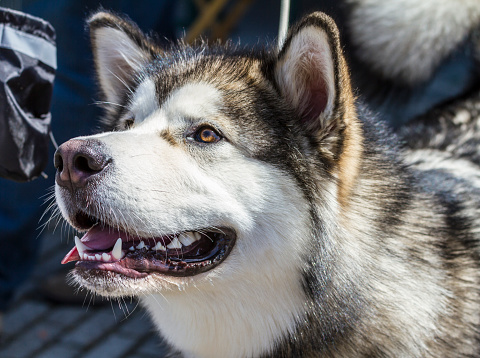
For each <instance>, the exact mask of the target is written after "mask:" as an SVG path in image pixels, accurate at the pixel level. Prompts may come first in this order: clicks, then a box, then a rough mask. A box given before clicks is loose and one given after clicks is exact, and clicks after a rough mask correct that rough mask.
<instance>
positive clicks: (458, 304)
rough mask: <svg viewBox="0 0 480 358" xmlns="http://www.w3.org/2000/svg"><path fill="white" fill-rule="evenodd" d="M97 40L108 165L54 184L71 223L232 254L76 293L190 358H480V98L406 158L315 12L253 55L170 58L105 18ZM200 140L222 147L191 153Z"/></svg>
mask: <svg viewBox="0 0 480 358" xmlns="http://www.w3.org/2000/svg"><path fill="white" fill-rule="evenodd" d="M89 24H90V31H91V36H92V44H93V48H94V55H95V63H96V68H97V73H98V78H99V83H100V88H101V91H102V94H103V98H104V100H105V102H106V103H107V115H106V118H105V122H106V124H107V126H108V127H109V128H110V129H111V130H110V131H107V132H105V133H102V134H98V135H94V136H89V137H81V138H77V139H75V141H77V143H78V141H80V142H82V143H83V144H82V145H83V146H84V147H89V146H93V147H94V148H95V151H97V152H102V153H108V155H109V157H110V162H109V164H108V167H107V168H106V169H105V170H103V171H102V172H101V173H99V174H95V175H93V176H92V177H93V178H92V179H89V180H90V181H88V182H87V184H86V185H85V186H84V187H82V188H78V189H76V190H73V189H71V188H70V189H69V188H68V187H66V186H62V185H57V186H56V195H57V202H58V205H59V208H60V210H61V211H62V213H63V215H64V217H65V218H66V219H67V220H68V221H69V222H70V223H71V224H72V225H74V226H77V227H78V223H77V222H76V221H75V215H76V213H77V212H78V211H79V210H82V211H84V212H87V213H88V214H89V215H92V216H95V217H97V218H99V219H100V220H101V221H102V222H104V223H107V224H108V225H110V226H112V227H117V228H119V229H121V230H124V231H127V232H129V233H133V234H135V235H138V236H140V237H158V236H161V235H166V234H171V233H176V232H183V231H187V230H196V229H201V228H209V227H226V228H229V229H231V230H233V231H234V232H235V234H236V242H235V246H234V247H233V249H232V251H231V253H230V255H229V256H228V257H226V258H225V260H224V261H223V262H222V263H221V264H220V265H218V266H216V267H214V268H213V269H211V270H209V271H207V272H203V273H200V274H198V275H193V276H188V277H174V276H169V275H162V274H158V273H150V274H149V275H148V276H146V277H144V278H138V279H134V278H130V277H126V276H124V275H122V274H118V273H113V272H103V271H101V270H88V269H76V270H75V272H74V275H75V278H76V280H77V282H78V283H79V284H80V285H82V286H84V287H86V288H88V289H90V290H92V291H95V292H97V293H99V294H101V295H105V296H110V297H117V296H137V297H139V298H140V299H141V301H142V302H143V304H144V306H145V307H146V309H147V310H148V311H149V312H150V314H151V316H152V318H153V321H154V322H155V325H156V327H157V328H158V330H159V331H160V333H161V335H162V336H163V337H165V339H166V340H167V341H168V342H169V343H170V344H171V345H172V346H173V347H174V348H175V349H177V350H179V351H180V352H182V353H183V355H185V356H186V357H342V358H346V357H474V356H477V355H478V354H479V349H480V345H479V343H480V342H479V339H480V336H479V334H480V332H479V325H480V270H479V269H480V267H479V266H480V260H479V253H480V251H479V238H480V230H479V229H480V221H479V220H480V219H479V217H478V216H479V215H478V214H479V208H480V168H479V164H480V162H479V160H478V154H479V152H478V150H477V148H478V143H479V139H480V138H478V133H480V132H479V131H478V130H477V128H475V127H477V126H478V121H479V119H480V117H479V114H478V112H475V110H476V111H478V107H479V100H478V99H479V97H478V93H477V94H476V97H470V98H468V99H466V100H465V101H464V102H458V103H456V104H454V105H453V107H452V111H454V113H455V114H454V115H452V118H446V117H439V116H437V123H436V124H434V125H432V126H429V120H428V119H424V120H422V121H419V122H418V123H416V124H412V126H411V127H409V128H408V129H405V131H406V133H407V134H406V137H405V138H407V139H408V140H409V141H408V140H407V141H406V142H403V143H404V144H402V145H400V144H399V142H398V140H397V138H396V137H395V136H394V135H392V134H390V133H389V132H388V130H387V129H386V128H385V127H384V126H382V125H381V124H380V123H379V122H378V120H377V119H376V118H375V117H374V116H372V115H371V114H370V113H369V112H368V111H367V110H365V109H364V108H363V107H362V106H361V105H360V104H359V103H357V102H356V100H355V98H354V96H353V95H352V90H351V88H350V80H349V73H348V70H347V67H346V64H345V61H344V58H343V55H342V50H341V45H340V43H339V34H338V31H337V28H336V26H335V24H334V23H333V21H332V20H331V19H330V18H329V17H328V16H326V15H324V14H322V13H314V14H312V15H310V16H307V17H305V18H304V19H303V20H301V21H300V22H299V23H298V24H297V25H295V26H294V27H293V28H292V29H291V30H290V32H289V35H288V36H287V39H286V41H285V43H284V45H283V47H282V48H281V49H279V50H278V51H272V52H265V53H260V54H258V53H245V52H243V51H239V50H237V49H235V48H229V47H217V46H214V47H208V46H206V45H202V46H200V47H198V48H191V47H188V46H184V45H178V46H174V47H173V48H172V49H170V50H167V49H162V48H158V47H157V46H156V45H154V44H153V43H152V42H151V41H150V40H149V39H148V38H147V37H145V36H144V35H143V34H142V33H141V32H140V31H139V30H138V29H137V27H136V26H135V25H134V24H132V23H131V22H129V21H127V20H124V19H121V18H118V17H117V16H115V15H113V14H111V13H106V12H101V13H97V14H95V15H94V16H93V17H92V18H91V19H90V22H89ZM468 106H470V107H468ZM474 109H475V110H474ZM452 111H450V112H448V113H453V112H452ZM442 113H443V112H442ZM204 125H208V126H210V127H213V128H215V129H216V130H217V131H218V132H219V133H220V134H221V137H222V139H221V140H219V141H218V142H215V143H211V144H205V143H197V142H195V141H192V140H191V134H192V133H193V132H195V130H196V129H197V128H199V127H201V126H204ZM443 125H445V126H447V127H448V126H453V127H454V130H451V129H447V130H448V131H445V128H444V127H443ZM453 127H452V128H453ZM445 133H447V134H446V135H445ZM453 134H455V135H453ZM68 143H69V142H67V143H66V144H64V145H63V150H64V151H65V148H67V147H68V145H69V144H68ZM464 148H466V149H464ZM61 149H62V148H61ZM58 167H59V173H57V179H58V178H59V176H61V175H62V173H61V169H62V168H61V167H60V166H59V165H58Z"/></svg>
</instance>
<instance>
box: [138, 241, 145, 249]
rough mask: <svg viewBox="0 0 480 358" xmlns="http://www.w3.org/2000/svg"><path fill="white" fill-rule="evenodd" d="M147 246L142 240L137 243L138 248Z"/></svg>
mask: <svg viewBox="0 0 480 358" xmlns="http://www.w3.org/2000/svg"><path fill="white" fill-rule="evenodd" d="M144 247H145V243H144V242H143V241H140V243H139V244H138V245H137V249H138V250H140V249H143V248H144Z"/></svg>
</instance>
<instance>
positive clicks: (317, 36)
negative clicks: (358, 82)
mask: <svg viewBox="0 0 480 358" xmlns="http://www.w3.org/2000/svg"><path fill="white" fill-rule="evenodd" d="M274 72H275V74H274V76H275V81H276V83H277V86H278V88H279V89H280V92H281V94H282V95H283V97H284V98H285V99H286V101H287V102H288V103H290V104H291V105H292V106H293V107H294V108H295V110H296V111H297V114H298V116H299V118H300V121H301V125H302V126H304V127H305V128H306V130H307V131H308V132H310V133H311V134H312V137H313V138H317V141H318V143H319V146H320V147H321V148H322V150H323V151H325V152H327V153H329V154H330V155H332V156H333V158H332V159H334V157H336V155H338V154H339V153H338V151H339V150H340V148H341V147H342V144H341V143H340V141H341V138H340V137H341V136H342V133H343V132H344V128H345V126H346V125H347V124H348V123H347V122H348V120H349V119H348V117H349V116H351V115H352V114H351V113H348V112H349V110H352V109H353V95H352V91H351V85H350V80H349V74H348V70H347V67H346V65H345V60H344V58H343V55H342V51H341V47H340V41H339V33H338V29H337V27H336V25H335V23H334V22H333V20H332V19H331V18H330V17H328V16H327V15H325V14H323V13H319V12H318V13H313V14H311V15H308V16H306V17H305V18H303V19H302V20H301V21H300V22H299V23H298V24H297V25H295V26H293V27H292V28H291V29H290V31H289V33H288V35H287V38H286V40H285V42H284V45H283V47H282V48H281V49H280V51H279V53H278V57H277V59H276V63H275V68H274Z"/></svg>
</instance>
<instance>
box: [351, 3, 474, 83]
mask: <svg viewBox="0 0 480 358" xmlns="http://www.w3.org/2000/svg"><path fill="white" fill-rule="evenodd" d="M347 1H348V2H349V3H350V4H351V5H353V6H352V12H351V14H350V20H349V26H350V33H351V38H352V41H353V42H354V44H355V45H356V46H357V55H358V56H359V57H360V58H361V59H362V60H364V61H366V62H367V63H368V64H369V65H371V66H373V68H374V69H375V70H377V71H379V72H380V73H381V74H382V75H383V76H385V77H386V78H391V79H400V80H404V81H405V82H407V83H411V84H414V83H416V82H419V81H423V80H426V79H427V78H429V77H430V76H431V74H432V72H433V71H434V70H435V68H436V66H437V65H438V64H439V63H440V62H441V61H442V60H443V59H444V58H445V56H447V55H448V54H449V53H451V51H452V50H453V49H455V47H457V46H458V45H459V44H460V43H461V42H462V41H463V40H464V39H465V38H466V36H467V35H468V33H469V32H470V31H471V30H472V29H473V28H474V27H475V26H480V2H479V1H478V0H461V1H458V0H442V1H436V0H424V1H418V0H394V1H385V0H347Z"/></svg>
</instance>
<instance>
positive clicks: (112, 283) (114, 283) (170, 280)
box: [69, 267, 192, 298]
mask: <svg viewBox="0 0 480 358" xmlns="http://www.w3.org/2000/svg"><path fill="white" fill-rule="evenodd" d="M69 276H70V282H71V283H72V284H73V285H75V286H77V287H79V288H81V289H86V290H88V291H91V292H92V293H95V294H98V295H100V296H103V297H111V298H115V297H141V296H143V295H149V294H152V293H158V292H162V291H166V290H168V291H178V290H179V289H181V288H183V287H185V286H187V285H188V284H189V283H190V282H191V280H192V279H191V278H188V277H168V276H163V275H159V274H149V275H147V276H145V277H143V278H131V277H127V276H125V275H122V274H119V273H115V272H112V271H104V270H91V269H90V270H89V269H83V268H80V267H76V268H74V269H73V270H72V271H71V272H70V274H69Z"/></svg>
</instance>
